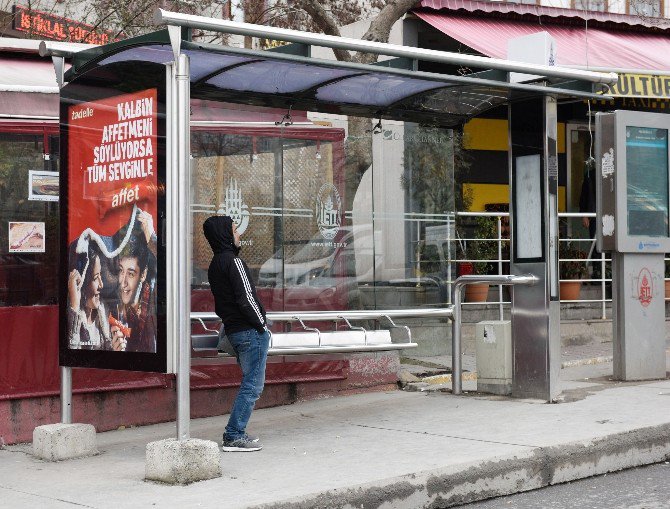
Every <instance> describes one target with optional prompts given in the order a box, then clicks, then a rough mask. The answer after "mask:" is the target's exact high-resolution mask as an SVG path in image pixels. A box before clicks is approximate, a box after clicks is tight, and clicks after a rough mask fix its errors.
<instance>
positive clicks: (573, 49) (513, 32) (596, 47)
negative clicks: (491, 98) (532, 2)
mask: <svg viewBox="0 0 670 509" xmlns="http://www.w3.org/2000/svg"><path fill="white" fill-rule="evenodd" d="M413 13H414V14H415V15H416V16H417V17H419V18H420V19H422V20H423V21H425V22H426V23H428V24H430V25H431V26H433V27H435V28H436V29H437V30H439V31H440V32H443V33H444V34H446V35H448V36H449V37H451V38H453V39H456V40H457V41H459V42H461V43H463V44H465V45H466V46H468V47H470V48H472V49H474V50H476V51H478V52H479V53H481V54H483V55H486V56H489V57H494V58H506V57H507V41H508V40H509V39H512V38H516V37H521V36H524V35H529V34H534V33H537V32H542V31H544V32H547V33H549V35H551V36H552V37H553V38H554V39H555V40H556V46H557V50H556V64H557V65H560V66H584V67H587V66H588V67H591V68H600V69H645V70H649V72H650V74H652V73H653V71H668V70H670V60H668V55H670V37H668V35H665V34H662V33H640V32H630V31H621V30H604V29H602V28H591V27H589V29H588V32H587V31H586V30H584V27H583V26H582V27H577V26H563V25H548V24H540V23H538V22H534V23H532V22H526V21H516V20H505V19H499V18H484V17H475V16H467V15H465V16H464V15H459V14H451V13H446V12H444V11H440V12H435V11H414V12H413Z"/></svg>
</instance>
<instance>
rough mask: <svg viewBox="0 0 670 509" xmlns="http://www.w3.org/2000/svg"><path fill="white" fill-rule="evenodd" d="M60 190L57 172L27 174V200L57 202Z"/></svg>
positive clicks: (31, 172)
mask: <svg viewBox="0 0 670 509" xmlns="http://www.w3.org/2000/svg"><path fill="white" fill-rule="evenodd" d="M59 193H60V188H59V184H58V172H57V171H38V170H31V171H29V172H28V199H29V200H32V201H58V194H59Z"/></svg>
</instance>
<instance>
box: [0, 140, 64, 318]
mask: <svg viewBox="0 0 670 509" xmlns="http://www.w3.org/2000/svg"><path fill="white" fill-rule="evenodd" d="M51 141H52V143H51V145H52V146H53V147H57V146H58V143H57V138H54V137H52V138H51ZM48 146H49V141H47V139H46V138H45V135H44V132H37V133H31V134H28V133H25V134H24V133H0V306H33V305H40V304H56V303H57V302H58V252H59V238H58V219H59V218H58V193H59V189H58V175H57V170H58V167H57V163H55V164H54V162H53V160H52V159H51V156H46V155H45V154H47V153H48ZM55 159H56V160H57V153H56V157H55Z"/></svg>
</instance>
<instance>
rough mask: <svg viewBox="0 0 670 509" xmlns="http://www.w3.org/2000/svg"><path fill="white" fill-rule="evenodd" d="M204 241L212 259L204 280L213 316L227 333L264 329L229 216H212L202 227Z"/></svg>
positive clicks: (259, 305) (262, 314) (258, 304)
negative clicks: (213, 308)
mask: <svg viewBox="0 0 670 509" xmlns="http://www.w3.org/2000/svg"><path fill="white" fill-rule="evenodd" d="M202 229H203V231H204V232H205V237H206V238H207V240H208V241H209V245H210V246H212V251H213V252H214V257H213V258H212V262H211V263H210V264H209V270H208V271H207V276H208V278H209V285H210V289H211V290H212V293H213V294H214V304H215V309H216V314H217V315H218V316H219V318H221V320H222V321H223V325H224V326H225V328H226V333H227V334H231V333H233V332H238V331H241V330H246V329H256V330H257V331H258V332H262V331H263V330H264V329H265V325H266V321H265V309H263V305H262V304H261V302H260V300H259V299H258V296H257V295H256V287H255V286H254V283H253V281H252V279H251V274H250V273H249V268H248V267H247V264H246V263H244V262H243V261H242V259H241V258H239V257H238V256H237V254H238V253H239V248H238V247H236V246H235V241H234V238H233V220H232V219H231V218H230V217H229V216H212V217H209V218H207V220H206V221H205V222H204V223H203V225H202Z"/></svg>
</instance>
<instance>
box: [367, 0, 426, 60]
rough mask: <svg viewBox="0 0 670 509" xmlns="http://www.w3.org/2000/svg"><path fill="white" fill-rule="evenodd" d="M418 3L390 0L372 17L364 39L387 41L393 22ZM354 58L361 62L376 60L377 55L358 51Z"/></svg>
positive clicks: (414, 1)
mask: <svg viewBox="0 0 670 509" xmlns="http://www.w3.org/2000/svg"><path fill="white" fill-rule="evenodd" d="M417 3H418V1H417V0H390V1H389V2H388V3H387V4H386V5H385V6H384V7H383V8H382V10H381V11H379V14H378V15H377V16H375V17H374V18H373V19H372V22H371V23H370V28H368V31H367V32H365V34H364V35H363V37H361V39H363V40H364V41H375V42H388V41H389V36H390V35H391V28H392V27H393V24H394V23H395V22H396V21H398V20H399V19H400V18H401V17H403V16H404V15H405V14H406V13H407V11H409V10H410V9H411V8H412V7H414V6H415V5H416V4H417ZM356 57H357V58H356V60H357V61H358V62H360V63H363V64H371V63H373V62H376V61H377V58H378V55H375V54H373V53H359V54H358V55H356Z"/></svg>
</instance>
